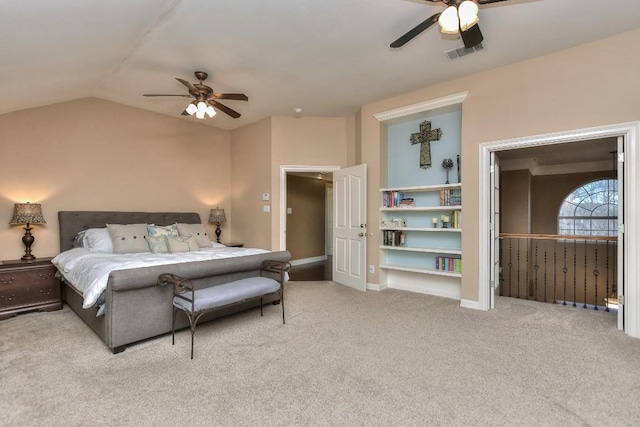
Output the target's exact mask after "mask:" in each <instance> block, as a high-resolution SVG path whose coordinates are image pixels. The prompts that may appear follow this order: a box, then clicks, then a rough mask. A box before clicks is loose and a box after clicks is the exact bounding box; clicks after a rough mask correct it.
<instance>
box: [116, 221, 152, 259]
mask: <svg viewBox="0 0 640 427" xmlns="http://www.w3.org/2000/svg"><path fill="white" fill-rule="evenodd" d="M107 230H109V235H110V236H111V241H112V242H113V253H114V254H131V253H136V252H149V244H148V243H147V240H146V239H145V236H146V234H147V224H127V225H121V224H107Z"/></svg>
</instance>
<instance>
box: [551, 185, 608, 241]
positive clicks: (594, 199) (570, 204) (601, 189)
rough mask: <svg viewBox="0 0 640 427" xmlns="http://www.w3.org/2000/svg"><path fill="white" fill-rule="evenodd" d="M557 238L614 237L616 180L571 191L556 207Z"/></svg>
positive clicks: (583, 186)
mask: <svg viewBox="0 0 640 427" xmlns="http://www.w3.org/2000/svg"><path fill="white" fill-rule="evenodd" d="M558 234H561V235H571V236H617V235H618V180H616V179H600V180H597V181H591V182H588V183H586V184H584V185H582V186H580V187H578V188H576V189H575V190H573V191H572V192H571V193H570V194H569V195H568V196H567V197H566V198H565V199H564V202H563V203H562V205H560V211H559V212H558Z"/></svg>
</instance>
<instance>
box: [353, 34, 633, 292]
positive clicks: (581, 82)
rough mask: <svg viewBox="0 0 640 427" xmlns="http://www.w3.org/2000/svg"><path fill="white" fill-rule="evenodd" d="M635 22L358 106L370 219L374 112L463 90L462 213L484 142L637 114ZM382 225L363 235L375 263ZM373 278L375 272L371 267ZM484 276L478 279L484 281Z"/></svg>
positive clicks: (470, 237)
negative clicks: (603, 35) (620, 30)
mask: <svg viewBox="0 0 640 427" xmlns="http://www.w3.org/2000/svg"><path fill="white" fill-rule="evenodd" d="M639 43H640V30H636V31H632V32H628V33H625V34H621V35H618V36H616V37H612V38H608V39H604V40H600V41H597V42H594V43H591V44H587V45H583V46H579V47H577V48H574V49H570V50H567V51H563V52H558V53H555V54H552V55H547V56H544V57H540V58H536V59H533V60H529V61H525V62H521V63H517V64H513V65H509V66H505V67H502V68H498V69H495V70H491V71H488V72H485V73H481V74H476V75H473V76H469V77H466V78H462V79H458V80H453V81H450V82H446V83H443V84H439V85H435V86H431V87H427V88H424V89H422V90H418V91H414V92H410V93H407V94H404V95H401V96H398V97H395V98H391V99H387V100H384V101H380V102H376V103H372V104H367V105H365V106H363V107H362V117H361V119H362V130H361V135H362V144H363V148H362V150H363V153H362V157H363V162H365V163H367V164H368V165H369V166H370V167H369V190H368V196H369V197H368V199H369V211H368V212H369V219H368V222H369V224H377V223H379V213H378V209H377V202H378V188H379V183H380V170H379V166H376V165H379V164H380V162H379V158H380V144H381V143H380V141H381V125H380V123H379V122H378V121H377V120H375V118H373V116H372V115H373V114H375V113H379V112H383V111H388V110H391V109H394V108H400V107H405V106H408V105H412V104H415V103H419V102H424V101H428V100H432V99H437V98H440V97H443V96H448V95H452V94H455V93H459V92H464V91H468V92H469V95H468V97H467V99H466V101H465V102H464V104H463V107H462V153H461V154H462V159H463V162H462V169H463V170H462V185H463V187H464V190H463V191H464V194H465V199H464V211H465V213H467V212H468V214H466V215H465V218H473V216H474V213H476V212H477V211H478V208H479V181H480V180H479V149H478V145H479V144H481V143H483V142H491V141H498V140H503V139H508V138H516V137H523V136H529V135H539V134H544V133H550V132H558V131H566V130H571V129H582V128H589V127H593V126H602V125H609V124H614V123H624V122H630V121H637V120H640V102H638V91H637V89H636V88H637V85H638V82H637V77H638V75H640V55H629V52H635V51H636V50H637V49H636V48H637V46H638V44H639ZM379 234H380V233H373V237H372V238H371V239H369V241H368V247H367V250H368V254H369V261H368V262H367V264H372V263H374V264H377V263H378V259H379V250H378V249H377V248H378V245H379V244H380V241H379V240H380V236H379ZM462 253H463V254H464V265H465V269H464V273H463V277H462V292H461V294H462V298H463V299H465V300H469V301H478V290H479V284H480V281H482V280H484V279H480V278H479V277H478V269H479V265H478V259H479V224H478V223H477V222H475V221H465V223H464V225H463V232H462ZM367 280H368V282H370V283H379V280H380V277H379V275H378V273H375V274H369V275H368V277H367ZM484 285H485V284H484V282H483V286H484Z"/></svg>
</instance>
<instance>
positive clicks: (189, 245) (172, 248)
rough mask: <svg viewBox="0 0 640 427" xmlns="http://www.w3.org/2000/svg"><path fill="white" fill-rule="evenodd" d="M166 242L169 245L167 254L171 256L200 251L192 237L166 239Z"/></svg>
mask: <svg viewBox="0 0 640 427" xmlns="http://www.w3.org/2000/svg"><path fill="white" fill-rule="evenodd" d="M167 242H168V243H169V252H171V253H172V254H175V253H178V252H190V251H199V250H200V246H199V245H198V242H196V238H195V237H194V236H179V237H167Z"/></svg>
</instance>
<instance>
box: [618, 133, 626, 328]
mask: <svg viewBox="0 0 640 427" xmlns="http://www.w3.org/2000/svg"><path fill="white" fill-rule="evenodd" d="M624 145H625V144H624V137H623V136H619V137H618V171H617V174H618V264H617V268H618V278H617V288H618V289H617V292H618V329H620V330H622V331H624V330H625V322H624V319H625V305H624V300H625V298H624V294H625V289H624V285H625V281H624V258H625V256H624V238H625V233H624V232H625V226H624V224H625V217H624V157H625V153H624Z"/></svg>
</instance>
